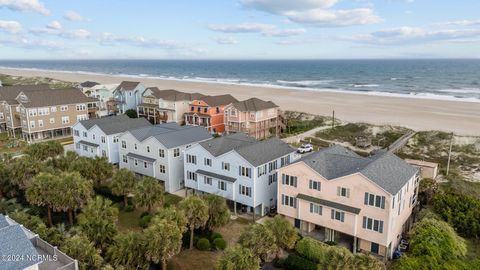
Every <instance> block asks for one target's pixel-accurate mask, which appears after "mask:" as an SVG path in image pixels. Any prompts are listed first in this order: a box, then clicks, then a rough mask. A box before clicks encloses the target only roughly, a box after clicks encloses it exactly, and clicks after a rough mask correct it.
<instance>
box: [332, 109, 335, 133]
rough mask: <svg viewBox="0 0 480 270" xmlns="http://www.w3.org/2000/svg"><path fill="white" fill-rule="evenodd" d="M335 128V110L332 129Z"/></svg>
mask: <svg viewBox="0 0 480 270" xmlns="http://www.w3.org/2000/svg"><path fill="white" fill-rule="evenodd" d="M333 128H335V110H333V113H332V129H333Z"/></svg>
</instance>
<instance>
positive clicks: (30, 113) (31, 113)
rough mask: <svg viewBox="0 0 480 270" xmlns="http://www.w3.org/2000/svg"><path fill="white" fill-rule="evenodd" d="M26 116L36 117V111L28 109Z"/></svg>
mask: <svg viewBox="0 0 480 270" xmlns="http://www.w3.org/2000/svg"><path fill="white" fill-rule="evenodd" d="M17 108H18V107H17ZM28 115H30V116H37V109H30V110H28Z"/></svg>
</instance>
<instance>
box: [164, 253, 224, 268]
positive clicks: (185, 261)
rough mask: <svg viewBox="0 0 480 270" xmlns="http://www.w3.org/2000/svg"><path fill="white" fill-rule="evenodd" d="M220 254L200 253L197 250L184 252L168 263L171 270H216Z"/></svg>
mask: <svg viewBox="0 0 480 270" xmlns="http://www.w3.org/2000/svg"><path fill="white" fill-rule="evenodd" d="M220 254H221V253H220V252H213V251H200V250H197V249H193V250H188V249H187V250H183V251H182V252H180V254H178V255H177V256H175V257H173V258H172V259H171V260H170V262H169V263H168V269H171V270H189V269H195V270H213V269H216V267H215V266H216V264H217V260H218V258H219V257H220Z"/></svg>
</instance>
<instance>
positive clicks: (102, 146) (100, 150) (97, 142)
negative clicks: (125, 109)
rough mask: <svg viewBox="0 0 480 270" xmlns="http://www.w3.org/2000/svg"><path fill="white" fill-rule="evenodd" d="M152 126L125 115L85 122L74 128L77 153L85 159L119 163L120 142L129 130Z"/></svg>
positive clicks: (142, 120)
mask: <svg viewBox="0 0 480 270" xmlns="http://www.w3.org/2000/svg"><path fill="white" fill-rule="evenodd" d="M146 126H151V124H150V122H148V121H147V120H145V118H130V117H128V116H126V115H124V114H121V115H117V116H108V117H103V118H94V119H88V120H83V121H80V122H78V123H76V124H75V125H74V126H73V127H72V130H73V131H72V133H73V142H74V145H75V152H77V154H78V155H80V156H84V157H92V158H93V157H96V156H98V157H106V158H108V161H109V162H110V163H113V164H117V163H118V162H119V158H118V157H119V153H118V148H119V146H118V144H119V143H118V141H119V138H120V136H121V135H122V134H123V133H124V132H125V131H127V130H129V129H134V128H139V127H146Z"/></svg>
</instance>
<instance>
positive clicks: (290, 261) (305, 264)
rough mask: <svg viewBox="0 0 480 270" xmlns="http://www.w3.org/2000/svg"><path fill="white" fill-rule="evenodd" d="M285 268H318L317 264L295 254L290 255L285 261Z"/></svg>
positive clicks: (288, 269)
mask: <svg viewBox="0 0 480 270" xmlns="http://www.w3.org/2000/svg"><path fill="white" fill-rule="evenodd" d="M284 267H285V270H317V265H316V264H315V263H314V262H312V261H309V260H307V259H305V258H302V257H300V256H298V255H295V254H290V255H288V258H287V259H286V260H285V262H284Z"/></svg>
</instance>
